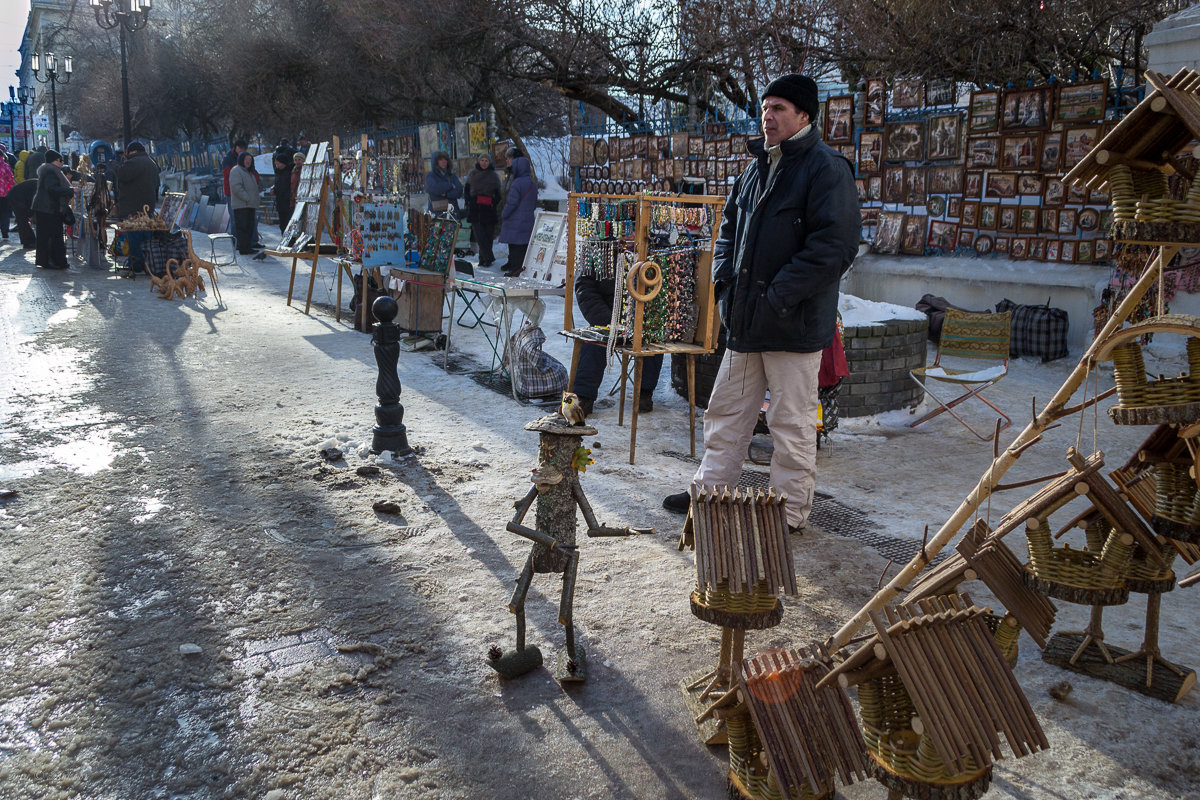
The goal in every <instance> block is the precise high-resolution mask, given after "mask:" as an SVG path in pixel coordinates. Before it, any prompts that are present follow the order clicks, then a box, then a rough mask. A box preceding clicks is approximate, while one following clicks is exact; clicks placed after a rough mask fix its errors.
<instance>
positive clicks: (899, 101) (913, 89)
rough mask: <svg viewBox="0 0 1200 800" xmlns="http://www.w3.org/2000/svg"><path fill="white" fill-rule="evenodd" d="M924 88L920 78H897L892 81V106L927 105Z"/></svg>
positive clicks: (913, 106) (916, 106)
mask: <svg viewBox="0 0 1200 800" xmlns="http://www.w3.org/2000/svg"><path fill="white" fill-rule="evenodd" d="M924 89H925V84H924V83H922V82H921V79H920V78H896V80H895V81H894V82H893V83H892V108H920V107H921V106H923V105H925V96H924V95H925V92H924Z"/></svg>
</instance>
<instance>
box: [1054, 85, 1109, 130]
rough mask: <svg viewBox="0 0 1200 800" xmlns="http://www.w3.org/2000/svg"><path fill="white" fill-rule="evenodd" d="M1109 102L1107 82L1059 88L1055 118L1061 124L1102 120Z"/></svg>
mask: <svg viewBox="0 0 1200 800" xmlns="http://www.w3.org/2000/svg"><path fill="white" fill-rule="evenodd" d="M1107 100H1108V81H1107V80H1103V81H1089V82H1087V83H1075V84H1070V85H1062V86H1059V87H1058V105H1057V106H1056V108H1055V112H1054V118H1055V119H1056V120H1058V121H1060V122H1093V121H1096V120H1102V119H1104V111H1105V107H1106V104H1107Z"/></svg>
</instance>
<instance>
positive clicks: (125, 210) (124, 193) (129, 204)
mask: <svg viewBox="0 0 1200 800" xmlns="http://www.w3.org/2000/svg"><path fill="white" fill-rule="evenodd" d="M117 189H118V196H117V218H118V219H125V218H126V217H131V216H133V215H134V214H140V213H141V212H142V211H143V210H145V209H146V208H147V207H148V208H149V209H150V210H149V213H150V214H151V215H153V214H154V209H155V208H156V207H157V206H158V164H156V163H154V159H152V158H150V156H148V155H146V146H145V145H144V144H142V143H141V142H130V143H129V147H128V148H126V150H125V161H124V162H122V163H121V165H120V166H118V167H117Z"/></svg>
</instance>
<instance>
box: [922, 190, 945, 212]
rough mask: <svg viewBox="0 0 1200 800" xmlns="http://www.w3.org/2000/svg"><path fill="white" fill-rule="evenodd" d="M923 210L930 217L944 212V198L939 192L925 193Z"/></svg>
mask: <svg viewBox="0 0 1200 800" xmlns="http://www.w3.org/2000/svg"><path fill="white" fill-rule="evenodd" d="M925 210H926V211H928V212H929V216H931V217H940V216H943V215H944V214H945V213H946V198H945V197H942V196H941V195H940V194H931V195H927V196H926V198H925Z"/></svg>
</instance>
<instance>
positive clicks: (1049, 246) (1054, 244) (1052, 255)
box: [1046, 239, 1060, 261]
mask: <svg viewBox="0 0 1200 800" xmlns="http://www.w3.org/2000/svg"><path fill="white" fill-rule="evenodd" d="M1059 243H1060V240H1059V239H1047V240H1046V260H1047V261H1058V245H1059Z"/></svg>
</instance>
